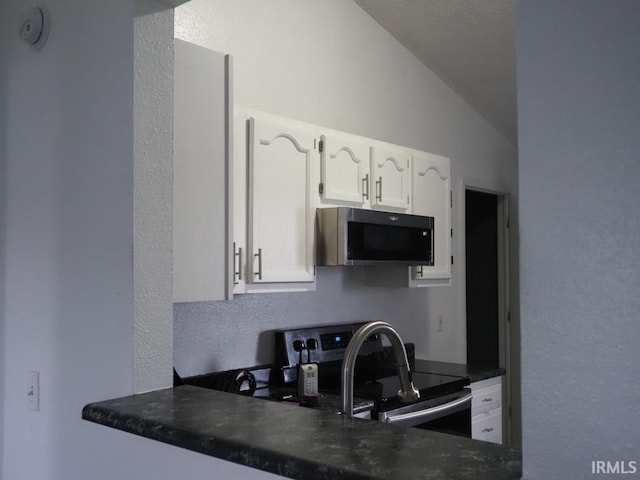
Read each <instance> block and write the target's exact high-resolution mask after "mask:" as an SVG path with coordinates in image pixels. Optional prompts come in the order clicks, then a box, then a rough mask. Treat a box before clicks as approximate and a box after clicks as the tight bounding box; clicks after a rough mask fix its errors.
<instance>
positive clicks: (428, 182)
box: [412, 152, 451, 283]
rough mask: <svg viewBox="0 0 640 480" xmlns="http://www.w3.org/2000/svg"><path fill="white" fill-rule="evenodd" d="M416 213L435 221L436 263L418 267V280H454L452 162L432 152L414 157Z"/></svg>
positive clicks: (414, 208)
mask: <svg viewBox="0 0 640 480" xmlns="http://www.w3.org/2000/svg"><path fill="white" fill-rule="evenodd" d="M412 178H413V213H414V214H415V215H426V216H429V217H433V218H434V240H433V247H434V264H433V266H422V267H417V268H414V274H413V276H414V279H415V280H429V279H430V280H442V281H443V283H448V282H450V279H451V162H450V160H449V159H448V158H446V157H442V156H440V155H433V154H431V153H425V152H419V153H415V154H414V155H413V176H412Z"/></svg>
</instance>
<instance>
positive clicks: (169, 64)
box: [133, 0, 173, 392]
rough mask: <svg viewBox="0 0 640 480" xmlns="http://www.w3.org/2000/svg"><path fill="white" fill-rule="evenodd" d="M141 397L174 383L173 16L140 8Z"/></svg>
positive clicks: (137, 242)
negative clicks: (143, 393) (172, 254)
mask: <svg viewBox="0 0 640 480" xmlns="http://www.w3.org/2000/svg"><path fill="white" fill-rule="evenodd" d="M136 9H137V11H136V18H135V22H134V49H135V52H136V55H135V57H134V62H135V63H134V119H135V125H134V208H135V210H134V223H135V228H134V234H135V237H134V244H133V245H134V246H133V260H134V276H133V281H134V286H133V288H134V358H133V364H134V368H133V372H134V375H133V381H134V387H133V388H134V391H135V392H144V391H149V390H155V389H158V388H165V387H169V386H171V385H172V384H173V376H172V374H171V373H172V365H173V303H172V283H171V269H172V257H171V251H172V250H171V244H172V241H173V238H172V230H171V227H172V222H173V217H172V213H173V205H172V199H173V196H172V193H173V167H172V165H173V163H172V162H173V131H172V121H173V81H172V79H173V35H172V33H173V10H167V9H164V8H161V7H160V6H159V5H158V3H157V2H155V1H152V0H145V1H138V2H136Z"/></svg>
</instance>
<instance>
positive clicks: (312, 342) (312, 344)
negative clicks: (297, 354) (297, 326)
mask: <svg viewBox="0 0 640 480" xmlns="http://www.w3.org/2000/svg"><path fill="white" fill-rule="evenodd" d="M307 348H308V349H309V350H315V349H316V348H318V341H317V340H316V339H315V338H308V339H307Z"/></svg>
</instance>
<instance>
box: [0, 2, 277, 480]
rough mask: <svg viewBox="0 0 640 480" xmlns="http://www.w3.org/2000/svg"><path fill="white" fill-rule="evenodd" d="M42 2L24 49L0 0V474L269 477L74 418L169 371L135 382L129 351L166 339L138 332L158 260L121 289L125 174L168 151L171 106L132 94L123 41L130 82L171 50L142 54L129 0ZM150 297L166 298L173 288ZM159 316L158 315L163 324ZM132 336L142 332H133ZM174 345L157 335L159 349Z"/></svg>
mask: <svg viewBox="0 0 640 480" xmlns="http://www.w3.org/2000/svg"><path fill="white" fill-rule="evenodd" d="M47 5H48V7H49V10H50V11H51V16H52V21H53V28H52V31H51V36H50V39H49V43H48V44H47V45H46V46H45V47H44V49H43V50H41V51H39V52H35V51H32V50H30V49H29V48H28V47H27V46H26V45H23V44H22V43H21V41H20V40H19V38H18V35H17V34H16V32H17V21H18V18H19V13H20V10H21V8H22V7H23V2H22V1H21V0H10V1H5V2H2V3H0V32H2V33H3V34H4V32H10V35H9V34H7V36H6V37H4V36H2V37H1V38H0V39H2V40H6V41H3V42H0V59H2V60H5V59H6V62H4V61H3V62H2V63H1V64H0V65H1V66H2V67H1V68H3V70H2V72H1V73H2V77H0V78H1V79H2V82H3V83H0V87H2V88H1V89H0V92H1V94H2V95H1V97H0V106H2V107H3V108H2V109H0V112H2V113H1V114H2V117H0V139H1V140H2V142H1V143H0V148H1V149H2V150H1V154H2V156H1V157H0V160H2V162H1V163H0V174H1V175H0V186H1V187H2V190H1V192H2V195H1V196H0V207H1V209H0V227H2V228H0V233H1V236H0V247H1V248H0V273H1V276H0V287H4V288H2V290H0V300H1V299H4V300H6V301H4V302H0V306H1V307H2V309H1V310H0V321H1V323H0V329H3V330H4V331H2V330H0V333H3V335H2V336H1V337H0V338H1V339H2V355H3V361H2V364H1V365H0V367H1V368H0V381H2V384H1V385H0V393H2V397H1V398H2V402H1V403H0V406H2V407H3V412H2V415H0V419H3V421H2V423H0V426H1V427H2V437H1V438H2V439H3V441H2V443H1V444H0V445H1V446H2V451H1V452H0V455H1V456H0V458H2V459H3V460H4V461H3V462H2V463H1V464H0V466H1V468H0V478H3V479H6V480H22V479H24V480H33V479H51V480H67V479H71V478H79V479H80V478H82V479H92V480H113V479H124V480H129V479H131V480H133V479H140V478H154V479H157V480H163V479H167V480H168V479H175V478H178V477H180V478H182V477H184V476H185V475H186V476H188V477H189V478H193V479H203V480H204V479H210V478H212V475H216V476H219V478H243V479H244V478H247V479H258V478H260V479H271V478H279V477H276V476H273V475H270V474H266V473H264V472H260V471H257V470H253V469H248V468H245V467H240V466H238V465H235V464H231V463H229V462H224V461H221V460H217V459H214V458H211V457H208V456H205V455H200V454H195V453H193V452H189V451H186V450H182V449H178V448H175V447H170V446H167V445H164V444H161V443H158V442H154V441H151V440H147V439H143V438H140V437H136V436H134V435H130V434H126V433H123V432H119V431H116V430H112V429H109V428H105V427H103V426H99V425H96V424H92V423H89V422H85V421H83V420H81V410H82V407H83V406H84V405H85V404H86V403H88V402H91V401H97V400H103V399H107V398H111V397H116V396H121V395H127V394H131V393H132V392H133V389H134V383H135V386H136V388H145V386H146V387H148V386H149V385H151V384H156V385H157V384H161V385H165V386H166V383H167V380H166V379H165V378H162V377H169V380H168V381H170V378H171V372H170V370H169V371H166V370H167V368H165V369H164V370H165V371H163V372H162V374H161V375H160V377H158V376H157V375H156V372H155V371H154V370H153V369H151V368H149V367H148V365H147V364H146V363H144V362H139V363H137V364H136V372H135V373H136V374H141V376H140V377H139V378H137V379H135V382H134V351H136V353H138V354H139V352H140V351H144V349H146V348H149V347H148V345H156V346H157V345H158V344H162V343H165V342H167V341H169V342H170V339H171V328H170V325H169V328H168V335H167V334H166V332H165V334H164V335H162V339H161V340H159V341H158V335H157V334H150V335H148V337H145V335H144V332H141V330H143V329H144V328H153V327H154V325H153V322H152V321H151V320H149V318H148V316H149V315H147V312H148V311H149V310H148V309H149V306H148V300H147V299H146V298H144V297H145V295H146V294H149V293H151V294H153V293H154V291H155V290H153V288H156V287H157V288H158V290H157V291H158V292H160V293H158V295H161V296H166V295H167V294H166V293H163V292H164V290H163V278H164V277H166V276H167V272H169V274H170V269H169V270H167V269H166V267H164V266H162V265H161V266H160V267H158V269H157V270H154V269H152V268H150V267H149V266H148V265H147V264H146V263H145V262H147V261H149V258H150V257H152V256H153V254H151V253H149V254H145V256H144V257H143V258H142V259H139V260H140V261H141V263H138V264H137V268H138V272H137V274H140V275H141V278H145V279H146V281H147V282H148V283H149V288H150V289H151V292H149V291H145V290H144V286H145V285H144V282H145V280H141V284H139V285H138V286H137V287H136V288H142V291H140V290H137V291H135V295H134V281H133V259H132V244H133V241H134V232H133V230H134V188H133V183H134V158H135V160H136V169H138V170H136V175H137V174H140V175H143V176H144V169H145V168H151V167H150V166H149V163H150V162H151V161H150V160H149V159H148V158H147V157H146V151H148V152H151V153H149V155H152V154H153V155H159V156H160V161H161V166H162V168H161V169H160V170H161V171H162V172H164V174H166V170H167V169H166V163H165V162H166V160H165V158H166V155H167V154H166V152H167V151H169V152H171V140H170V137H169V140H168V144H167V143H165V142H166V139H165V138H163V136H165V135H166V132H167V131H170V116H166V110H162V109H163V108H165V109H166V107H167V105H170V103H171V101H170V99H164V100H162V101H160V102H157V103H154V104H153V105H149V104H148V103H145V102H146V98H147V97H146V96H145V94H144V92H140V91H138V93H139V95H137V96H135V102H134V58H133V57H134V51H135V52H136V53H137V54H140V55H141V56H142V57H143V58H138V59H137V60H136V62H137V63H136V67H137V69H138V70H137V75H138V76H137V77H136V78H135V81H136V82H139V81H140V80H141V79H144V78H149V77H145V76H144V75H147V74H151V73H153V72H157V73H158V75H165V74H167V73H166V65H167V64H171V62H172V59H171V49H166V48H165V49H164V51H163V57H162V58H160V59H159V64H158V65H156V66H154V65H152V64H153V62H150V63H151V64H150V63H147V62H149V61H150V59H149V58H148V57H146V58H144V56H145V55H147V54H148V53H149V51H150V50H153V47H152V46H150V45H149V44H144V41H142V40H141V39H138V40H136V41H135V42H134V12H133V9H132V4H131V2H129V1H128V0H122V1H117V2H116V1H113V2H109V3H108V5H107V4H105V5H103V4H101V3H99V2H76V1H73V0H51V1H49V2H47ZM138 6H140V7H141V10H139V11H138V13H139V14H140V15H142V12H144V13H145V14H146V15H145V16H144V17H138V18H137V19H136V21H135V28H136V29H137V33H139V34H141V33H142V32H144V31H145V28H149V29H148V30H146V33H147V34H150V35H153V36H154V38H155V39H156V40H157V41H160V44H159V45H160V48H161V47H162V45H164V46H165V47H166V46H167V44H170V42H169V41H168V40H165V41H164V43H162V39H163V38H164V39H170V38H171V37H172V30H173V26H172V22H171V21H167V15H168V18H169V20H170V19H171V17H172V14H171V12H170V11H169V12H166V11H165V12H160V11H158V12H154V8H150V7H152V4H151V3H149V2H143V3H139V4H138ZM155 9H157V10H164V7H162V8H161V7H160V4H158V5H157V6H156V7H155ZM151 25H153V28H151V27H150V26H151ZM143 44H144V45H143ZM140 62H142V63H140ZM5 66H6V70H5ZM167 75H169V79H168V80H158V81H157V83H156V85H155V86H156V87H158V86H159V87H161V88H160V91H162V92H165V93H166V92H167V91H170V88H167V87H166V82H167V81H168V82H169V83H170V73H169V74H167ZM151 76H152V75H151ZM5 79H6V88H5V85H4V81H5ZM138 87H139V85H138ZM134 103H135V104H136V105H135V115H136V122H138V121H139V119H148V118H149V116H153V115H154V114H159V115H160V116H159V118H154V119H153V122H152V125H151V127H150V128H149V129H148V130H145V128H144V125H137V126H136V129H135V135H136V140H135V142H136V145H135V146H134ZM158 105H160V107H159V108H160V109H161V111H160V112H159V111H158V110H157V109H156V108H155V107H157V106H158ZM4 107H6V108H4ZM5 115H6V116H5ZM138 142H140V144H138ZM145 142H146V143H145ZM154 142H157V143H158V145H156V143H154ZM152 143H153V145H152ZM140 145H143V146H142V147H141V146H140ZM144 145H146V148H145V147H144ZM167 145H168V146H167ZM134 150H135V153H134ZM5 161H6V165H5ZM145 166H146V167H145ZM140 167H142V168H141V169H140ZM148 175H149V177H151V178H146V177H145V178H144V179H143V180H144V181H141V182H140V188H139V189H138V190H137V192H136V195H144V194H145V193H147V194H151V195H153V194H154V192H155V193H157V189H158V185H161V184H162V181H163V180H159V179H157V177H154V175H155V172H148ZM154 198H157V197H154ZM162 198H165V197H163V196H161V197H160V199H162ZM5 199H6V202H5ZM160 204H161V205H162V202H160ZM138 207H141V210H142V211H143V212H144V211H145V208H149V209H150V207H149V206H148V205H145V204H142V205H136V208H138ZM161 208H164V206H163V207H161ZM141 210H136V214H140V211H141ZM150 210H151V209H150ZM151 216H152V217H153V218H155V220H156V221H157V222H159V225H160V227H159V228H162V229H166V228H167V226H166V225H164V223H168V224H169V228H170V220H169V221H168V222H167V218H169V219H170V214H169V215H168V216H167V215H165V214H164V212H160V213H157V212H156V214H155V215H151ZM5 220H6V225H5ZM146 220H147V219H145V220H141V221H146ZM5 226H6V228H5ZM142 227H143V232H146V233H143V234H141V235H139V236H137V237H136V241H137V242H139V244H140V243H144V241H145V240H147V241H148V240H149V238H148V237H147V236H146V234H147V233H148V232H149V231H150V230H152V229H153V228H152V227H150V226H148V225H142ZM169 232H170V230H169ZM169 237H170V235H169ZM5 240H6V241H5ZM163 242H164V237H162V235H160V237H159V239H158V245H148V247H149V249H151V250H155V251H156V253H155V254H156V255H158V256H159V257H160V260H161V261H162V259H163V258H164V257H166V246H165V245H164V243H163ZM165 262H167V264H168V263H170V260H166V258H165ZM5 292H6V295H4V294H5ZM159 303H160V304H161V308H162V304H164V305H166V304H167V303H168V304H169V305H170V303H171V298H170V291H169V296H168V297H167V298H164V297H163V298H160V299H159ZM134 306H136V307H138V308H140V311H139V312H136V315H137V314H138V313H141V317H138V318H136V322H135V324H134ZM170 313H171V309H170V308H169V316H170ZM134 327H135V334H134ZM157 328H158V329H162V328H164V329H165V330H167V326H166V324H163V323H160V324H158V325H157ZM167 338H168V339H169V340H167ZM134 339H135V340H136V341H137V340H138V339H140V340H141V341H142V342H146V343H147V344H145V345H136V346H135V347H134ZM171 353H172V352H171V346H170V345H169V347H168V348H166V346H165V349H164V351H163V352H162V355H163V358H167V357H168V358H171ZM154 358H158V357H154ZM163 361H165V360H163ZM165 363H166V361H165ZM169 368H170V362H169ZM28 370H38V371H39V372H40V374H41V409H40V411H39V412H33V411H29V410H28V409H27V406H26V376H27V371H28ZM212 472H215V474H214V473H212Z"/></svg>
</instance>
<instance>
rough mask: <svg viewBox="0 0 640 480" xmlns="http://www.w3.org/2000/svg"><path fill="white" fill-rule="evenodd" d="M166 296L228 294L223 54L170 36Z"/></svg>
mask: <svg viewBox="0 0 640 480" xmlns="http://www.w3.org/2000/svg"><path fill="white" fill-rule="evenodd" d="M174 51H175V55H174V62H175V65H174V95H173V100H174V113H173V115H174V118H173V148H174V150H173V301H174V302H196V301H212V300H224V299H227V298H230V296H231V288H230V285H231V274H230V273H231V272H230V266H231V265H230V262H229V258H230V245H229V237H230V225H229V222H230V215H229V212H228V204H229V202H228V199H229V196H230V194H231V193H230V185H229V181H228V180H229V179H228V177H227V168H228V163H227V162H228V156H227V147H228V145H229V138H228V137H229V127H230V125H229V122H230V112H229V109H228V105H230V104H231V99H230V94H229V91H228V89H227V85H229V84H230V82H231V65H230V57H228V56H225V55H224V54H222V53H218V52H214V51H212V50H208V49H206V48H203V47H200V46H198V45H193V44H191V43H187V42H184V41H182V40H178V39H176V40H175V49H174Z"/></svg>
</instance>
